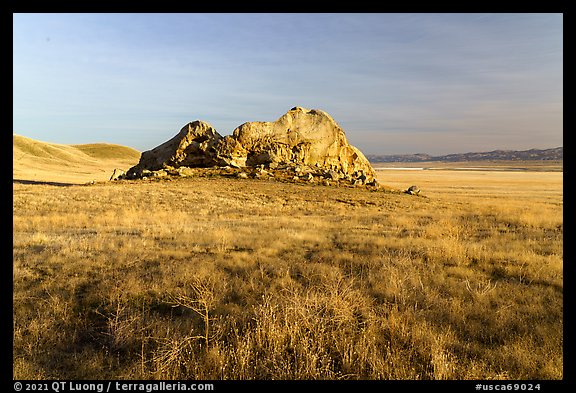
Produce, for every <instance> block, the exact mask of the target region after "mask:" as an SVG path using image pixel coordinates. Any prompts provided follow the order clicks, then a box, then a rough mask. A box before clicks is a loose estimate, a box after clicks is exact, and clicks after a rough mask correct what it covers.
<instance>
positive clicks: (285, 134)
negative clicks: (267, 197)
mask: <svg viewBox="0 0 576 393" xmlns="http://www.w3.org/2000/svg"><path fill="white" fill-rule="evenodd" d="M288 163H300V164H303V165H305V166H308V167H316V168H325V169H328V170H332V171H334V176H333V178H335V177H337V176H342V177H345V176H352V177H354V178H359V177H361V180H362V182H363V183H364V182H370V181H373V180H374V176H375V173H374V169H373V168H372V166H371V165H370V163H369V162H368V160H367V159H366V157H365V156H364V155H363V154H362V152H360V150H358V149H356V148H355V147H354V146H351V145H350V144H349V143H348V141H347V139H346V135H345V134H344V131H343V130H342V128H341V127H340V126H339V125H338V124H337V123H336V122H335V121H334V119H332V117H331V116H330V115H328V114H327V113H326V112H323V111H320V110H316V109H312V110H308V109H305V108H301V107H295V108H292V109H291V110H290V111H288V112H287V113H286V114H285V115H283V116H282V117H280V118H279V119H278V120H276V121H275V122H248V123H244V124H242V125H241V126H239V127H238V128H236V129H235V130H234V132H233V134H232V135H231V136H226V137H222V136H221V135H220V134H218V132H216V130H215V129H214V128H212V126H210V125H209V124H208V123H205V122H202V121H195V122H193V123H189V124H187V125H186V126H184V127H183V128H182V129H181V130H180V132H179V133H178V134H177V135H176V136H175V137H173V138H172V139H170V140H169V141H167V142H165V143H163V144H162V145H160V146H158V147H156V148H154V149H152V150H149V151H146V152H144V153H142V157H141V159H140V162H139V163H138V165H136V166H135V167H133V168H131V169H130V170H129V171H128V173H127V177H129V178H134V177H140V176H141V174H142V171H143V170H150V171H156V170H159V169H162V168H178V167H181V166H186V167H213V166H231V167H236V168H242V167H247V166H248V167H256V166H259V165H265V166H266V167H273V168H276V167H277V166H279V165H282V164H288Z"/></svg>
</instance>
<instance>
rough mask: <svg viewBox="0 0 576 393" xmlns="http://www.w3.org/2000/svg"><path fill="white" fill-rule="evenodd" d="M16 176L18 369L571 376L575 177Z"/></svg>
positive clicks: (32, 372)
mask: <svg viewBox="0 0 576 393" xmlns="http://www.w3.org/2000/svg"><path fill="white" fill-rule="evenodd" d="M379 175H380V176H381V179H380V180H381V182H382V183H383V184H387V185H390V186H393V187H396V188H399V189H405V188H407V187H408V186H410V185H412V184H417V185H418V186H420V188H421V189H422V193H423V194H424V195H425V196H426V197H415V196H409V195H406V194H401V193H393V192H369V191H366V190H362V189H353V188H334V187H324V186H318V185H310V184H288V183H276V182H273V181H265V180H251V179H248V180H240V179H227V178H218V177H216V178H185V179H175V180H160V181H121V182H103V183H96V184H94V185H90V186H70V187H58V186H50V185H38V184H35V185H26V184H16V183H15V184H14V185H13V191H14V198H13V209H14V210H13V211H14V213H13V220H14V239H13V240H14V249H13V255H14V261H13V262H14V273H13V278H14V352H13V356H14V366H13V367H14V368H13V370H14V376H15V378H18V379H40V378H53V379H64V378H66V379H68V378H69V379H77V378H78V379H82V378H90V379H98V378H115V379H116V378H129V379H165V378H173V379H185V378H191V379H560V378H562V366H563V361H562V359H563V336H562V330H563V309H562V302H563V270H562V258H563V254H562V235H563V221H562V178H561V173H550V172H538V173H536V172H534V173H533V172H527V173H501V172H481V173H477V172H474V173H471V172H454V171H434V172H431V171H430V172H426V173H424V171H422V172H408V171H406V172H404V171H402V172H399V171H379Z"/></svg>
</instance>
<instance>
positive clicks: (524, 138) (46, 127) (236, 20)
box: [13, 13, 563, 156]
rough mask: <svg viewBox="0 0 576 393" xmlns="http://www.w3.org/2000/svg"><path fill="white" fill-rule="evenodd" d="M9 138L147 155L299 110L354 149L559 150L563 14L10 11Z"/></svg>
mask: <svg viewBox="0 0 576 393" xmlns="http://www.w3.org/2000/svg"><path fill="white" fill-rule="evenodd" d="M13 23H14V25H13V33H14V34H13V55H14V56H13V61H14V63H13V66H14V68H13V69H14V71H13V72H14V73H13V127H14V128H13V133H15V134H18V135H22V136H25V137H29V138H33V139H37V140H41V141H45V142H50V143H63V144H82V143H98V142H105V143H114V144H119V145H124V146H130V147H133V148H135V149H137V150H139V151H145V150H150V149H152V148H154V147H156V146H157V145H159V144H161V143H163V142H165V141H167V140H168V139H170V138H172V137H173V136H174V135H175V134H176V133H177V132H178V131H179V130H180V128H181V127H182V126H184V125H185V124H186V123H188V122H191V121H194V120H203V121H206V122H208V123H210V124H211V125H212V126H213V127H214V128H215V129H216V130H217V131H218V132H219V133H220V134H222V135H229V134H231V133H232V131H233V130H234V128H236V127H238V126H239V125H241V124H242V123H245V122H247V121H275V120H276V119H278V118H279V117H280V116H282V115H283V114H284V113H286V112H287V111H288V110H289V109H290V108H292V107H294V106H303V107H306V108H309V109H321V110H323V111H325V112H327V113H329V114H330V115H331V116H332V117H333V118H334V119H335V120H336V122H337V123H338V124H339V125H340V126H341V127H342V128H343V129H344V131H345V132H346V136H347V138H348V140H349V142H350V143H351V144H353V145H354V146H356V147H358V148H359V149H360V150H361V151H362V152H364V153H365V154H382V155H393V154H417V153H425V154H430V155H432V156H438V155H446V154H455V153H467V152H488V151H493V150H529V149H532V148H534V149H548V148H555V147H559V146H563V16H562V14H548V13H546V14H436V13H434V14H14V16H13Z"/></svg>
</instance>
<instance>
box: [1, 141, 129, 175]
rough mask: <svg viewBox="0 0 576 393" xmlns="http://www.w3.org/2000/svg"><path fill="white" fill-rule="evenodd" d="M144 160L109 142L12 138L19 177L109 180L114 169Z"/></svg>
mask: <svg viewBox="0 0 576 393" xmlns="http://www.w3.org/2000/svg"><path fill="white" fill-rule="evenodd" d="M139 160H140V152H138V151H137V150H134V149H132V148H130V147H126V146H121V145H113V144H108V143H92V144H84V145H63V144H56V143H47V142H41V141H37V140H34V139H30V138H26V137H24V136H20V135H13V138H12V165H13V178H14V179H15V180H23V181H35V182H56V183H58V182H60V183H67V184H82V183H88V182H91V181H104V180H108V179H109V178H110V176H111V174H112V172H113V171H114V168H121V169H124V170H127V169H128V168H130V167H132V166H134V165H136V164H137V163H138V161H139Z"/></svg>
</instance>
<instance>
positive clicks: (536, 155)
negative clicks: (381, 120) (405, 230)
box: [366, 147, 564, 162]
mask: <svg viewBox="0 0 576 393" xmlns="http://www.w3.org/2000/svg"><path fill="white" fill-rule="evenodd" d="M366 158H368V161H370V162H420V161H449V162H456V161H488V160H509V161H514V160H517V161H520V160H563V159H564V148H563V147H555V148H553V149H543V150H540V149H530V150H494V151H488V152H480V153H456V154H447V155H445V156H431V155H429V154H422V153H418V154H395V155H378V154H367V155H366Z"/></svg>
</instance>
